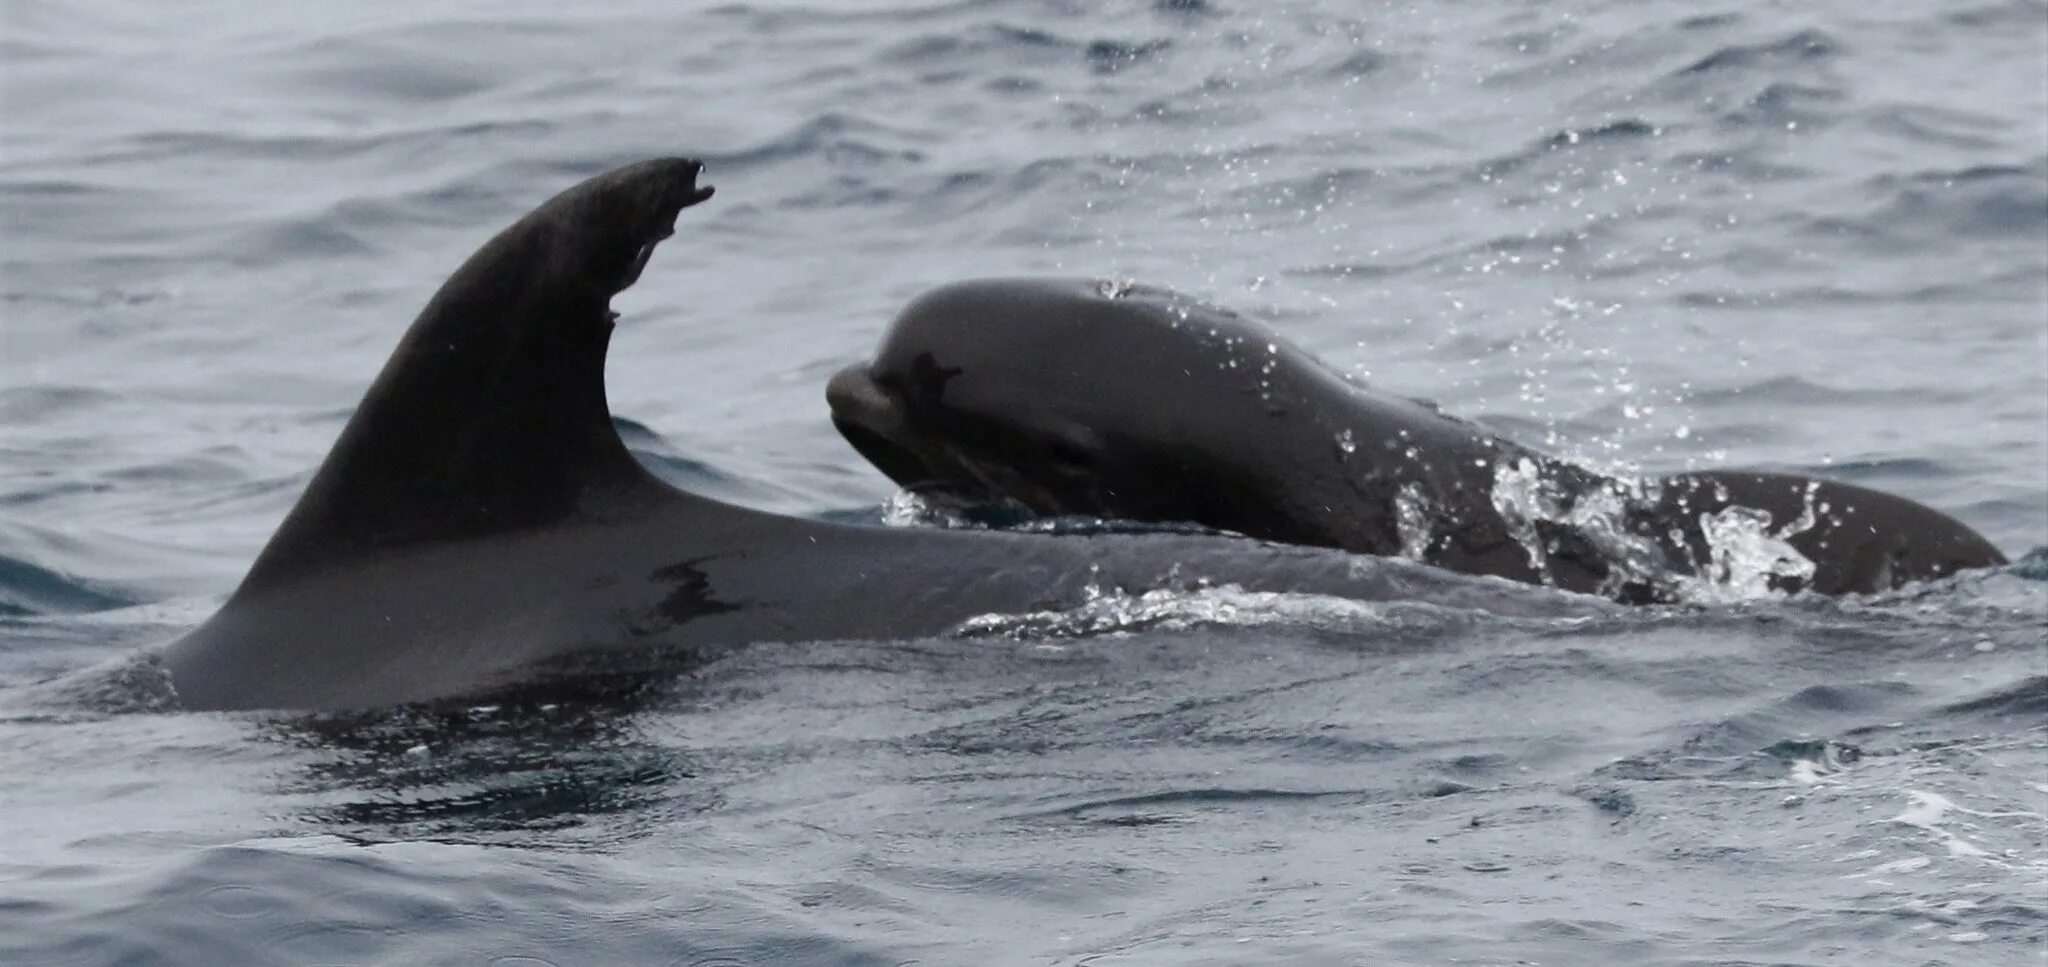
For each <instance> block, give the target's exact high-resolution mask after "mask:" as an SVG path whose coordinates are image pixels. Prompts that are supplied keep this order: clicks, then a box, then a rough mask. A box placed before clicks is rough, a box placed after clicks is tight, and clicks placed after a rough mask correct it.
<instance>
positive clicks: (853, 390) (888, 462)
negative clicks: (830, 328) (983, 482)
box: [825, 364, 942, 490]
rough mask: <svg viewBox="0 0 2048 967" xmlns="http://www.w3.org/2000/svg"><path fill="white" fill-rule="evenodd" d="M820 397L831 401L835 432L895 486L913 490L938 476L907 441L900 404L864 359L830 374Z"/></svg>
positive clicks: (907, 429) (907, 430)
mask: <svg viewBox="0 0 2048 967" xmlns="http://www.w3.org/2000/svg"><path fill="white" fill-rule="evenodd" d="M825 401H826V402H827V403H829V404H831V406H832V426H833V427H834V428H836V429H837V430H838V431H839V435H840V436H842V437H845V438H846V442H848V443H850V444H852V445H853V448H854V449H855V450H858V451H860V455H861V456H863V457H866V458H867V461H868V462H869V463H871V464H874V465H875V469H877V470H880V471H882V473H883V474H884V475H886V476H888V477H889V478H890V479H891V480H894V481H896V483H897V485H898V486H901V487H905V488H908V489H913V490H914V489H917V488H919V487H925V486H930V485H933V484H937V483H939V482H940V480H941V479H942V478H941V477H940V475H938V474H937V473H935V472H934V471H933V468H932V466H931V464H930V463H929V462H928V461H927V460H926V459H925V458H924V456H923V455H921V454H920V453H919V451H918V448H917V447H916V446H915V444H914V443H913V442H912V441H914V440H915V438H916V437H915V434H913V433H911V432H910V427H909V425H908V421H907V419H906V418H905V415H904V412H903V404H902V403H901V402H900V401H898V400H897V399H896V397H895V396H894V395H892V394H891V393H890V392H889V391H888V390H887V389H884V388H883V387H882V386H881V384H879V383H877V382H875V378H874V377H873V376H871V375H869V373H868V367H867V365H866V364H855V365H852V366H848V367H846V368H845V369H842V370H840V371H839V372H837V373H835V374H833V376H832V379H831V380H830V381H829V382H827V383H826V384H825Z"/></svg>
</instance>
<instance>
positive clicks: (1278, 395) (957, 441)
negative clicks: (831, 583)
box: [826, 279, 2006, 603]
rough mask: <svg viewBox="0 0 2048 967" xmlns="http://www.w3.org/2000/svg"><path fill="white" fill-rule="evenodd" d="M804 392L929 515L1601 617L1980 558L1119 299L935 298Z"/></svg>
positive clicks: (1771, 479) (963, 291)
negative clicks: (1454, 584) (1451, 580)
mask: <svg viewBox="0 0 2048 967" xmlns="http://www.w3.org/2000/svg"><path fill="white" fill-rule="evenodd" d="M826 397H827V399H828V400H829V402H830V403H831V406H832V413H833V422H834V424H835V425H836V426H837V427H838V428H839V430H840V432H841V434H842V435H844V436H845V437H846V439H847V440H848V442H850V443H852V444H853V446H854V447H855V448H856V449H858V450H859V451H860V452H861V454H862V455H863V456H865V457H867V459H868V460H869V462H871V463H873V464H874V465H875V466H876V467H877V468H878V469H880V470H881V471H882V472H883V473H885V474H887V475H889V476H890V477H891V478H892V479H894V480H895V481H896V482H897V483H898V484H900V485H902V486H903V487H905V488H907V489H909V490H911V491H913V492H918V493H922V494H926V495H929V496H931V497H933V498H934V499H936V500H938V501H941V502H951V503H956V504H969V505H971V504H977V503H989V502H997V503H1005V504H1009V505H1012V506H1018V507H1021V508H1023V509H1024V510H1025V511H1028V512H1029V513H1033V514H1038V515H1074V514H1078V515H1088V516H1098V517H1111V518H1123V519H1130V520H1137V521H1160V522H1164V521H1185V522H1192V523H1197V524H1202V525H1207V526H1210V527H1215V528H1221V529H1223V530H1227V531H1233V532H1236V533H1240V534H1246V535H1249V536H1253V537H1258V538H1263V539H1267V540H1273V541H1282V542H1287V543H1293V544H1303V545H1316V546H1325V547H1337V548H1344V549H1347V550H1351V551H1355V552H1358V553H1363V554H1372V555H1389V556H1391V555H1405V556H1408V557H1411V558H1415V559H1419V560H1421V561H1424V562H1426V563H1429V564H1432V565H1435V566H1438V567H1442V568H1446V569H1449V570H1453V571H1460V572H1465V573H1470V574H1486V575H1496V576H1499V577H1505V578H1509V579H1512V580H1515V581H1521V582H1528V583H1540V584H1548V585H1554V586H1557V587H1561V588H1564V589H1567V590H1572V591H1579V592H1586V593H1592V594H1599V595H1602V596H1605V597H1609V598H1613V599H1615V600H1618V601H1622V602H1625V603H1648V602H1658V601H1669V600H1673V599H1674V598H1678V597H1682V596H1683V589H1684V588H1685V587H1686V586H1687V584H1686V582H1688V581H1691V582H1699V581H1710V580H1715V579H1717V578H1718V579H1721V580H1724V581H1725V580H1727V579H1728V578H1729V576H1730V574H1731V573H1732V572H1735V571H1740V570H1741V569H1742V568H1743V567H1746V566H1747V567H1756V568H1760V569H1761V570H1762V571H1763V573H1764V575H1765V576H1764V577H1763V578H1762V580H1763V581H1764V586H1766V587H1771V588H1775V589H1779V590H1786V591H1796V590H1802V589H1803V590H1809V591H1812V592H1816V593H1820V594H1830V595H1833V594H1844V593H1851V592H1855V593H1868V592H1872V591H1880V590H1886V589H1890V588H1894V587H1897V586H1899V585H1901V584H1904V583H1906V582H1911V581H1920V580H1926V579H1930V578H1937V577H1941V576H1944V575H1947V574H1952V573H1954V572H1956V571H1959V570H1962V569H1965V568H1976V567H1987V566H1992V565H1998V564H2004V563H2006V560H2005V557H2004V556H2003V555H2001V554H2000V553H1999V551H1998V549H1997V548H1995V547H1993V546H1992V545H1991V543H1990V542H1989V541H1986V540H1985V539H1984V538H1983V537H1981V536H1979V535H1978V534H1977V533H1975V532H1974V531H1972V530H1971V529H1970V528H1968V527H1966V526H1964V525H1963V524H1961V523H1959V522H1957V521H1956V520H1954V519H1953V518H1950V517H1948V516H1946V515H1944V514H1942V513H1940V512H1938V511H1935V510H1932V509H1930V508H1928V507H1924V506H1922V505H1920V504H1917V503H1914V502H1912V501H1910V500H1905V499H1903V498H1900V497H1896V496H1893V495H1890V494H1885V493H1881V492H1878V491H1875V490H1871V489H1868V488H1865V487H1859V486H1856V485H1853V484H1847V483H1841V482H1837V481H1830V480H1820V479H1813V478H1808V477H1802V476H1797V475H1792V474H1783V473H1769V472H1760V471H1758V472H1752V471H1740V470H1731V471H1711V472H1701V473H1687V474H1682V475H1677V476H1672V477H1665V478H1647V479H1639V480H1618V479H1614V478H1610V477H1606V476H1603V475H1600V474H1597V473H1594V472H1592V471H1590V470H1587V469H1584V468H1582V467H1579V466H1576V465H1574V464H1571V463H1568V462H1565V461H1561V460H1557V459H1554V458H1552V457H1550V456H1547V455H1545V454H1542V453H1539V452H1537V451H1535V450H1532V449H1530V448H1528V447H1524V446H1521V445H1519V444H1516V443H1514V442H1512V441H1509V440H1505V439H1502V438H1500V437H1499V436H1496V435H1495V434H1493V433H1491V432H1489V431H1487V430H1486V429H1484V428H1483V427H1480V426H1478V425H1476V424H1474V423H1471V422H1468V421H1465V420H1460V419H1456V418H1454V417H1451V416H1448V415H1445V414H1443V413H1440V412H1438V411H1437V410H1436V408H1435V407H1433V406H1431V405H1428V404H1425V403H1420V402H1416V401H1413V400H1408V399H1402V398H1399V397H1395V396H1390V395H1387V394H1384V393H1378V392H1374V391H1373V390H1371V389H1369V388H1367V387H1365V386H1362V385H1359V384H1357V383H1355V382H1352V381H1350V380H1348V379H1346V378H1344V377H1343V376H1341V375H1340V374H1338V373H1336V372H1335V371H1333V370H1331V369H1329V368H1327V367H1325V366H1324V365H1322V364H1321V363H1320V362H1318V361H1317V360H1316V359H1314V358H1313V357H1312V356H1310V355H1308V354H1307V353H1305V352H1303V351H1301V350H1300V349H1298V348H1296V347H1294V346H1293V345H1290V344H1289V343H1288V342H1287V341H1286V340H1285V339H1283V338H1281V337H1280V336H1279V335H1278V334H1277V333H1275V332H1274V331H1273V330H1272V329H1271V328H1269V327H1267V326H1265V325H1264V324H1261V323H1259V322H1256V321H1253V320H1251V319H1247V318H1245V317H1243V316H1240V315H1238V314H1236V313H1233V312H1231V311H1229V310H1227V309H1222V308H1218V307H1215V306H1211V305H1207V304H1204V303H1201V302H1198V301H1195V300H1193V299H1190V298H1188V297H1185V296H1182V295H1179V294H1176V293H1173V292H1169V291H1166V290H1162V289H1157V288H1150V287H1146V286H1139V285H1133V284H1128V283H1120V282H1109V281H1095V280H1086V279H991V280H981V281H972V282H961V283H956V284H952V285H947V286H944V287H942V288H940V289H937V290H935V291H932V292H930V293H927V294H926V295H924V296H921V297H919V298H918V299H916V300H915V301H913V302H912V303H911V304H910V305H909V306H908V307H906V308H905V309H904V310H903V311H902V313H901V314H900V315H899V316H898V317H897V319H896V320H895V322H894V323H893V325H891V326H890V328H889V330H888V332H887V334H886V335H885V337H884V338H883V341H882V344H881V347H880V348H879V350H878V351H877V352H876V354H875V357H874V359H873V360H872V361H871V362H868V363H863V364H858V365H855V366H851V367H848V368H847V369H845V370H843V371H841V372H840V373H839V374H838V375H836V376H835V377H834V378H833V379H832V381H831V383H830V385H829V386H828V387H827V390H826ZM1787 545H1789V549H1790V550H1793V551H1796V552H1797V554H1796V555H1794V554H1789V553H1785V552H1786V549H1787ZM1745 557H1747V558H1750V559H1754V560H1750V561H1747V562H1746V561H1745V560H1744V558H1745ZM1802 559H1803V560H1802ZM1758 560H1760V561H1762V563H1761V564H1758V563H1756V561H1758ZM1693 586H1697V584H1696V583H1695V584H1694V585H1693Z"/></svg>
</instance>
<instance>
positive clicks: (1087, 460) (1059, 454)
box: [1046, 439, 1095, 473]
mask: <svg viewBox="0 0 2048 967" xmlns="http://www.w3.org/2000/svg"><path fill="white" fill-rule="evenodd" d="M1046 456H1047V457H1049V458H1050V459H1051V461H1052V465H1053V468H1054V469H1056V470H1059V471H1062V472H1064V473H1088V472H1089V471H1090V470H1092V469H1093V468H1094V466H1095V461H1094V458H1092V457H1091V456H1089V454H1088V451H1087V450H1085V449H1083V448H1081V447H1079V446H1077V445H1075V444H1073V443H1070V442H1068V441H1066V440H1060V439H1053V440H1051V441H1048V442H1047V443H1046Z"/></svg>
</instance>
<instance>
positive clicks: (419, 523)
mask: <svg viewBox="0 0 2048 967" xmlns="http://www.w3.org/2000/svg"><path fill="white" fill-rule="evenodd" d="M701 170H703V166H702V165H701V164H699V163H697V162H695V161H690V160H687V159H682V158H667V159H660V160H655V161H643V162H640V163H638V164H634V165H629V166H627V167H624V168H619V169H617V170H614V171H610V172H606V173H605V174H601V175H598V176H596V177H594V178H591V179H589V180H588V181H585V182H583V183H581V184H579V185H577V186H575V187H573V188H570V189H569V190H567V191H565V192H562V193H561V194H559V195H556V196H555V197H554V198H552V199H550V200H549V201H548V202H546V203H545V204H543V205H541V206H540V207H539V208H537V209H535V210H534V211H533V212H532V213H531V214H528V215H527V216H526V217H524V218H522V219H520V220H519V221H518V222H515V223H514V224H513V225H512V227H510V228H507V229H505V230H504V231H503V232H500V233H498V235H497V237H496V238H493V239H491V240H490V241H489V242H486V243H485V244H484V246H483V248H481V249H479V250H477V253H476V254H475V255H472V256H470V258H469V261H467V262H465V263H463V265H462V267H461V268H460V269H457V270H456V272H455V274H454V275H453V276H451V277H449V279H448V281H447V282H446V283H444V284H443V285H442V286H441V290H440V291H439V292H438V293H436V294H435V295H434V298H433V300H432V301H430V302H428V303H427V307H426V309H424V310H422V311H421V313H420V316H419V318H418V319H417V320H415V321H414V322H413V324H412V328H411V329H408V330H407V331H406V334H405V337H404V338H403V339H401V340H400V341H399V344H398V348H397V350H396V351H395V352H393V353H392V355H391V359H390V361H389V362H386V363H385V364H384V370H383V372H382V373H380V374H379V375H378V376H377V380H376V382H375V383H373V384H371V386H370V390H369V392H368V393H367V394H365V395H364V397H363V402H362V403H361V405H360V406H358V407H357V409H356V412H355V415H354V416H353V417H352V418H351V419H350V420H349V422H348V425H347V427H345V428H344V429H343V430H342V432H341V438H340V439H339V440H338V441H336V443H335V444H334V449H333V450H331V451H329V452H328V454H327V459H326V460H325V461H324V462H322V463H321V465H320V469H319V471H318V472H317V473H315V474H314V476H313V481H312V483H311V484H309V485H308V486H307V488H306V492H305V493H304V494H303V495H302V496H301V497H300V498H299V502H298V504H297V505H296V506H294V507H293V508H292V511H291V513H290V514H288V515H286V517H285V520H284V523H283V524H282V525H280V526H279V527H278V529H277V533H275V534H273V535H272V536H271V538H270V543H269V544H267V545H266V546H265V547H264V549H263V552H262V553H261V554H260V555H258V556H257V558H256V563H255V564H254V565H253V566H251V568H250V569H249V575H248V576H247V577H246V578H244V579H243V581H242V586H241V589H240V590H239V591H238V592H237V593H238V594H239V593H243V592H247V591H249V590H251V589H252V588H257V587H262V586H264V585H267V584H271V583H274V582H277V581H280V580H284V579H288V578H290V577H292V576H294V575H297V574H301V573H305V572H307V571H310V570H316V569H319V568H320V567H322V566H324V565H327V564H331V563H334V562H337V561H340V560H345V559H352V558H359V557H363V556H366V555H370V554H374V553H377V552H382V551H391V550H397V549H400V548H404V547H408V546H416V545H424V544H430V543H438V542H444V541H452V540H462V539H465V538H474V537H481V536H484V535H488V534H497V533H507V532H511V531H517V530H522V529H527V528H532V527H538V526H543V525H547V524H550V523H554V522H558V521H561V520H564V519H566V518H568V517H570V516H571V515H573V514H575V513H577V512H578V511H579V510H582V509H585V508H586V507H587V506H588V505H589V504H590V503H591V501H592V500H593V499H601V498H603V497H605V496H607V495H613V496H615V495H620V494H626V493H632V492H636V491H644V490H646V489H647V488H650V487H652V488H663V485H661V484H659V483H656V482H655V481H654V478H653V477H652V476H650V475H649V474H648V473H647V471H646V470H644V469H642V468H641V466H640V464H639V463H638V462H637V461H636V460H634V459H633V456H632V455H631V454H630V453H628V452H627V451H626V447H625V444H623V443H621V442H620V441H619V438H618V434H617V433H616V432H615V431H614V430H613V428H612V423H611V413H610V409H609V407H608V406H607V405H606V403H605V393H604V360H605V348H606V345H607V343H608V342H609V341H610V337H611V330H612V319H613V313H612V312H611V306H610V302H611V297H612V296H613V295H615V294H617V293H618V292H620V291H622V290H624V289H625V288H626V287H627V286H629V285H632V284H633V282H634V280H636V279H638V278H639V276H640V270H641V269H642V268H644V267H645V266H646V265H647V259H648V256H650V255H651V254H652V253H653V251H654V246H655V245H656V244H657V243H659V242H660V241H661V240H662V239H664V238H667V237H668V236H669V235H670V234H673V232H674V230H675V219H676V214H677V213H678V212H680V211H681V210H682V209H684V208H687V207H689V206H691V205H694V204H697V203H698V202H701V201H703V200H704V199H706V198H709V197H710V196H711V189H710V188H708V187H705V188H699V187H698V186H697V174H698V173H699V172H700V171H701ZM663 489H666V488H663Z"/></svg>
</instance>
